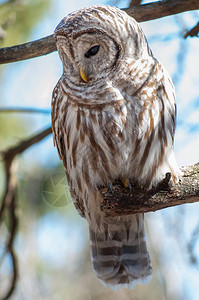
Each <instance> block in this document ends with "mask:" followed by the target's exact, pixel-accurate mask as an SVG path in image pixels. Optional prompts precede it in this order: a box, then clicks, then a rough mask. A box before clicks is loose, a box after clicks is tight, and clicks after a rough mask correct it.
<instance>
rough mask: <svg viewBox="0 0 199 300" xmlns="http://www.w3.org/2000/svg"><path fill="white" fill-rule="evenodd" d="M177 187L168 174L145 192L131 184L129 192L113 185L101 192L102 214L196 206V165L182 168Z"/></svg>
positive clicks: (198, 181) (198, 183)
mask: <svg viewBox="0 0 199 300" xmlns="http://www.w3.org/2000/svg"><path fill="white" fill-rule="evenodd" d="M181 171H182V176H181V177H180V179H179V182H178V184H176V185H173V184H172V183H171V182H170V177H171V176H170V173H167V174H166V177H165V179H164V180H163V181H162V182H160V183H159V184H158V186H157V187H156V188H152V189H150V190H145V189H144V188H140V187H139V186H138V185H137V184H135V183H133V182H131V186H132V188H131V190H130V189H129V188H124V187H123V186H122V184H121V183H120V182H116V183H114V184H113V186H112V191H110V189H101V193H102V195H103V201H102V203H101V210H102V211H103V212H105V213H106V215H108V216H121V215H129V214H136V213H146V212H150V211H156V210H160V209H163V208H167V207H171V206H177V205H181V204H185V203H193V202H199V163H198V164H196V165H194V166H189V167H186V168H182V169H181Z"/></svg>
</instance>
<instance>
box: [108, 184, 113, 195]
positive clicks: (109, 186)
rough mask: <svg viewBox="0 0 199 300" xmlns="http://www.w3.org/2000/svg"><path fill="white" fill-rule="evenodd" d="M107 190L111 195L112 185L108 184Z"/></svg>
mask: <svg viewBox="0 0 199 300" xmlns="http://www.w3.org/2000/svg"><path fill="white" fill-rule="evenodd" d="M108 189H109V191H110V192H111V193H112V192H113V189H112V184H111V183H109V184H108Z"/></svg>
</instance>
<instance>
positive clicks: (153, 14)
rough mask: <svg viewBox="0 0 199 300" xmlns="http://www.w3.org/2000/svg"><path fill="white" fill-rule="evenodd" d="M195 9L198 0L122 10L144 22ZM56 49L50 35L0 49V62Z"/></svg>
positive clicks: (34, 55)
mask: <svg viewBox="0 0 199 300" xmlns="http://www.w3.org/2000/svg"><path fill="white" fill-rule="evenodd" d="M196 9H199V1H198V0H165V1H158V2H152V3H148V4H143V5H136V6H133V7H130V8H126V9H124V11H126V12H127V13H128V14H129V15H130V16H132V17H134V18H135V19H136V20H137V21H138V22H144V21H149V20H154V19H158V18H162V17H166V16H171V15H174V14H178V13H182V12H185V11H191V10H196ZM56 50H57V49H56V45H55V40H54V36H53V35H50V36H47V37H45V38H42V39H39V40H36V41H32V42H28V43H25V44H22V45H17V46H13V47H6V48H2V49H0V64H5V63H11V62H15V61H20V60H24V59H29V58H34V57H38V56H41V55H46V54H49V53H51V52H53V51H56Z"/></svg>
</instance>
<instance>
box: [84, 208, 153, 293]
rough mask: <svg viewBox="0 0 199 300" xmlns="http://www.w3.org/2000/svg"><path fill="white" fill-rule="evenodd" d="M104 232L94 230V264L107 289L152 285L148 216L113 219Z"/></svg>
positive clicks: (92, 250)
mask: <svg viewBox="0 0 199 300" xmlns="http://www.w3.org/2000/svg"><path fill="white" fill-rule="evenodd" d="M106 226H107V227H106V229H105V228H104V230H103V231H102V230H100V231H99V230H97V231H96V229H95V230H93V228H92V226H90V242H91V260H92V264H93V269H94V271H95V273H96V275H97V277H98V278H99V279H100V281H101V282H102V284H103V285H105V286H106V287H109V288H111V289H113V290H115V291H117V290H119V289H120V288H122V287H126V288H130V289H132V288H133V287H134V286H135V285H136V284H137V283H148V282H149V280H150V279H151V277H152V267H151V261H150V257H149V253H148V251H147V246H146V241H145V233H144V216H143V215H142V214H139V215H131V216H125V217H120V218H112V219H110V220H109V222H108V224H106Z"/></svg>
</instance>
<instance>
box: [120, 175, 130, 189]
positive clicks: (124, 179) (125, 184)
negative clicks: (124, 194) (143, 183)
mask: <svg viewBox="0 0 199 300" xmlns="http://www.w3.org/2000/svg"><path fill="white" fill-rule="evenodd" d="M121 182H122V184H123V186H124V187H125V188H129V191H130V192H131V190H132V186H131V184H130V182H129V180H128V179H127V178H122V179H121Z"/></svg>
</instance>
